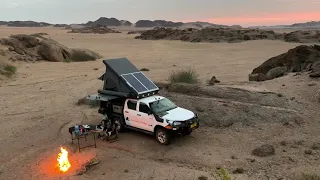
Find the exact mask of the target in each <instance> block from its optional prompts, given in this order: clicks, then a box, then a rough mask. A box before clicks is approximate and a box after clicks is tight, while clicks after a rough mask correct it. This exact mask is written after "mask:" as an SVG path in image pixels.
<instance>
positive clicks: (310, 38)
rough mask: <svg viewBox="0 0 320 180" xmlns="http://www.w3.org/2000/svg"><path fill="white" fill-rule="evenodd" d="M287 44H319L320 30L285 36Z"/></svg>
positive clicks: (298, 32) (296, 32)
mask: <svg viewBox="0 0 320 180" xmlns="http://www.w3.org/2000/svg"><path fill="white" fill-rule="evenodd" d="M284 40H285V41H286V42H297V43H318V42H319V41H320V31H319V30H303V31H301V30H299V31H294V32H290V33H288V34H285V35H284Z"/></svg>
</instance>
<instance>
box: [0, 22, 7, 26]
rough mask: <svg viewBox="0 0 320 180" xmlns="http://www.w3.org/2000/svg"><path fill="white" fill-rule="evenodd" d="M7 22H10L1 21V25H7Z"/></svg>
mask: <svg viewBox="0 0 320 180" xmlns="http://www.w3.org/2000/svg"><path fill="white" fill-rule="evenodd" d="M7 24H8V22H7V21H0V26H1V25H7Z"/></svg>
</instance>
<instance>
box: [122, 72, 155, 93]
mask: <svg viewBox="0 0 320 180" xmlns="http://www.w3.org/2000/svg"><path fill="white" fill-rule="evenodd" d="M121 77H122V78H123V79H124V80H125V81H126V82H127V84H129V85H130V86H131V87H132V88H133V89H134V90H135V91H136V92H137V93H138V94H142V93H147V92H151V91H156V90H159V88H158V87H157V86H156V85H155V84H154V83H153V82H152V81H151V80H150V79H149V78H147V77H146V76H145V75H144V74H143V73H142V72H134V73H129V74H122V75H121Z"/></svg>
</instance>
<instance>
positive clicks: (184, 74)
mask: <svg viewBox="0 0 320 180" xmlns="http://www.w3.org/2000/svg"><path fill="white" fill-rule="evenodd" d="M198 77H199V74H197V72H196V71H195V70H194V69H191V68H190V69H187V70H179V71H173V72H171V74H170V76H169V82H170V83H187V84H196V83H198V82H199V79H198Z"/></svg>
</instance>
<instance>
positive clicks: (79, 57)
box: [70, 49, 99, 62]
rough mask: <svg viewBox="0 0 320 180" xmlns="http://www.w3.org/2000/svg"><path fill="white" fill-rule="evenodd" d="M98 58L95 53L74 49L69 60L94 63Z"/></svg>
mask: <svg viewBox="0 0 320 180" xmlns="http://www.w3.org/2000/svg"><path fill="white" fill-rule="evenodd" d="M97 58H99V55H98V54H97V53H94V52H92V51H88V50H79V49H76V50H74V51H73V53H72V54H71V57H70V60H71V61H73V62H83V61H94V60H96V59H97Z"/></svg>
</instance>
